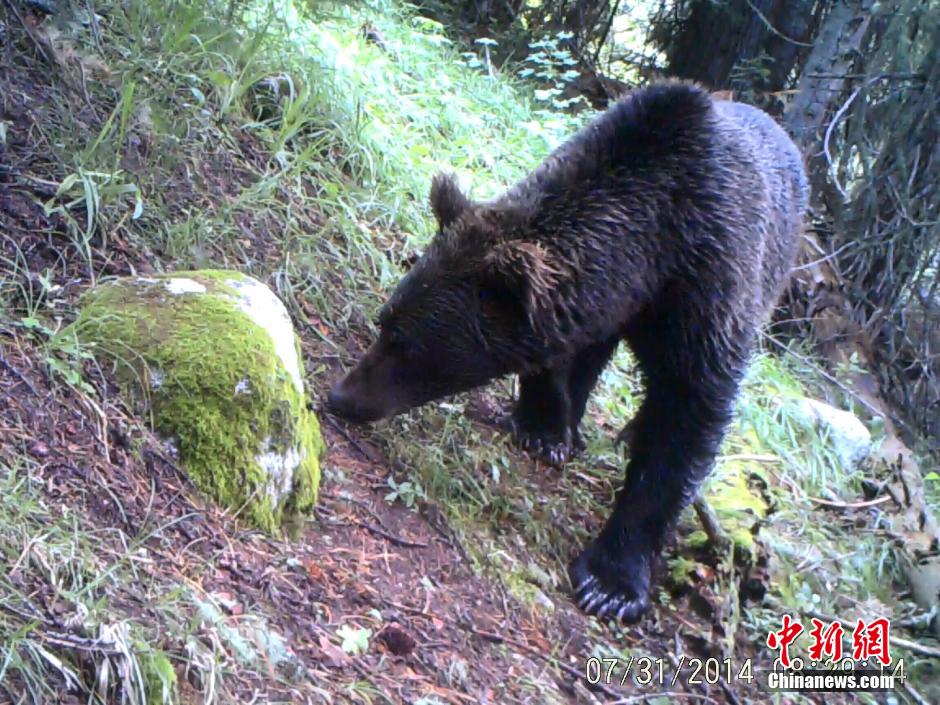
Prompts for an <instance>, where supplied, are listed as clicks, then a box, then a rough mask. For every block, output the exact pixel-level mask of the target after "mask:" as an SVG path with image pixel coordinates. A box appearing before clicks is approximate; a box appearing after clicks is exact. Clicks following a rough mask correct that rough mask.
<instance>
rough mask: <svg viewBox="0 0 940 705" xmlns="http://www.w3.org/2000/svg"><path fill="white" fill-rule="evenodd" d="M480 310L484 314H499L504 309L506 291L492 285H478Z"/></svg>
mask: <svg viewBox="0 0 940 705" xmlns="http://www.w3.org/2000/svg"><path fill="white" fill-rule="evenodd" d="M477 299H478V300H479V302H480V312H481V313H483V315H484V316H499V315H501V314H503V313H504V312H505V309H506V292H505V291H502V290H500V289H498V288H494V287H486V286H483V287H480V289H479V290H478V291H477Z"/></svg>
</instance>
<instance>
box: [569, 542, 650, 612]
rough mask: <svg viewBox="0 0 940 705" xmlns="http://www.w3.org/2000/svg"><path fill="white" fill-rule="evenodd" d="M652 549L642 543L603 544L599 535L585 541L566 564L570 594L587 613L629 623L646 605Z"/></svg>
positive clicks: (647, 604)
mask: <svg viewBox="0 0 940 705" xmlns="http://www.w3.org/2000/svg"><path fill="white" fill-rule="evenodd" d="M652 559H653V552H652V550H650V549H649V548H648V547H647V546H645V545H642V543H641V545H637V546H623V545H621V547H620V548H619V550H612V549H611V548H609V547H607V546H606V545H605V544H604V542H603V540H602V538H597V539H595V540H594V541H592V542H591V544H590V545H588V547H587V548H585V549H584V550H583V551H582V552H581V553H580V554H579V555H578V556H577V558H575V559H574V560H573V561H572V562H571V565H570V567H569V568H568V576H569V578H570V579H571V585H572V587H573V588H574V597H575V600H576V602H577V603H578V607H580V608H581V609H582V610H583V611H584V612H586V613H587V614H593V615H597V617H598V618H599V619H600V618H604V617H610V618H612V619H616V620H617V621H618V622H624V623H626V624H632V623H634V622H637V621H639V619H640V617H642V616H643V614H644V613H645V612H646V611H647V610H648V609H649V608H650V598H649V591H650V573H651V564H652Z"/></svg>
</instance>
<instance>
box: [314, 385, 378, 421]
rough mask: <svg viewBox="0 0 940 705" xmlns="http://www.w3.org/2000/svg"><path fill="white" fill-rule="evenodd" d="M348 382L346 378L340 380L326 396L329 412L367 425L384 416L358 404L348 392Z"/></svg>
mask: <svg viewBox="0 0 940 705" xmlns="http://www.w3.org/2000/svg"><path fill="white" fill-rule="evenodd" d="M348 380H349V377H348V376H347V377H344V378H343V379H341V380H340V381H339V382H337V383H336V384H334V385H333V388H332V389H331V390H330V393H329V394H328V395H327V398H326V402H327V405H328V406H329V408H330V411H332V412H333V413H334V414H336V415H337V416H342V417H343V418H344V419H347V420H348V421H353V422H354V423H369V422H370V421H377V420H378V419H380V418H382V416H384V414H382V413H381V412H379V411H377V410H375V409H371V410H370V409H368V408H366V407H365V406H363V405H362V404H360V403H359V401H358V399H357V395H356V394H354V393H353V392H352V390H350V385H349V383H348Z"/></svg>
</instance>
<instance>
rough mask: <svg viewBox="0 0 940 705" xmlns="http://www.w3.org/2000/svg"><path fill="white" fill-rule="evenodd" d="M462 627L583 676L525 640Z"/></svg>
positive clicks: (599, 685)
mask: <svg viewBox="0 0 940 705" xmlns="http://www.w3.org/2000/svg"><path fill="white" fill-rule="evenodd" d="M463 628H464V629H466V630H467V631H469V632H470V633H471V634H474V635H476V636H478V637H480V638H481V639H486V640H487V641H492V642H494V643H496V644H507V645H509V646H512V647H513V648H516V649H519V650H520V651H525V652H526V653H527V654H529V655H531V656H537V657H538V658H540V659H542V660H544V661H546V662H547V663H549V664H552V665H555V666H557V667H558V668H560V669H561V670H562V671H564V672H565V673H567V674H568V675H569V676H571V677H572V678H576V679H578V681H582V680H584V678H585V674H584V673H583V672H582V671H579V670H578V669H577V668H574V667H573V666H569V665H568V664H567V663H563V662H562V661H559V660H558V659H557V658H555V657H554V656H552V655H551V654H549V653H545V652H544V651H539V650H538V649H536V648H534V647H531V646H529V645H528V644H526V643H525V642H522V641H517V640H516V639H513V638H512V637H508V636H503V635H502V634H496V633H495V632H487V631H483V630H482V629H477V628H476V627H474V626H473V625H472V624H467V623H464V624H463ZM593 687H594V688H596V689H597V690H599V691H601V692H602V693H603V694H604V695H606V696H608V697H610V698H616V697H617V693H615V692H614V691H613V690H611V689H610V688H608V687H607V686H605V685H604V684H603V683H597V684H596V685H594V686H593ZM643 697H644V698H648V697H650V696H649V694H647V695H644V696H643ZM618 702H620V701H618Z"/></svg>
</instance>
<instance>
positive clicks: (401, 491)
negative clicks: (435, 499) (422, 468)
mask: <svg viewBox="0 0 940 705" xmlns="http://www.w3.org/2000/svg"><path fill="white" fill-rule="evenodd" d="M388 486H389V487H391V488H392V491H391V492H389V493H388V494H386V495H385V501H386V502H395V501H400V502H401V503H402V504H404V505H405V506H406V507H408V509H414V508H415V506H416V505H417V504H418V502H419V501H420V502H424V501H427V498H428V495H427V493H426V492H425V491H424V488H423V487H421V483H419V482H418V481H417V480H405V481H403V482H397V481H396V480H395V478H394V477H389V478H388Z"/></svg>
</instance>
